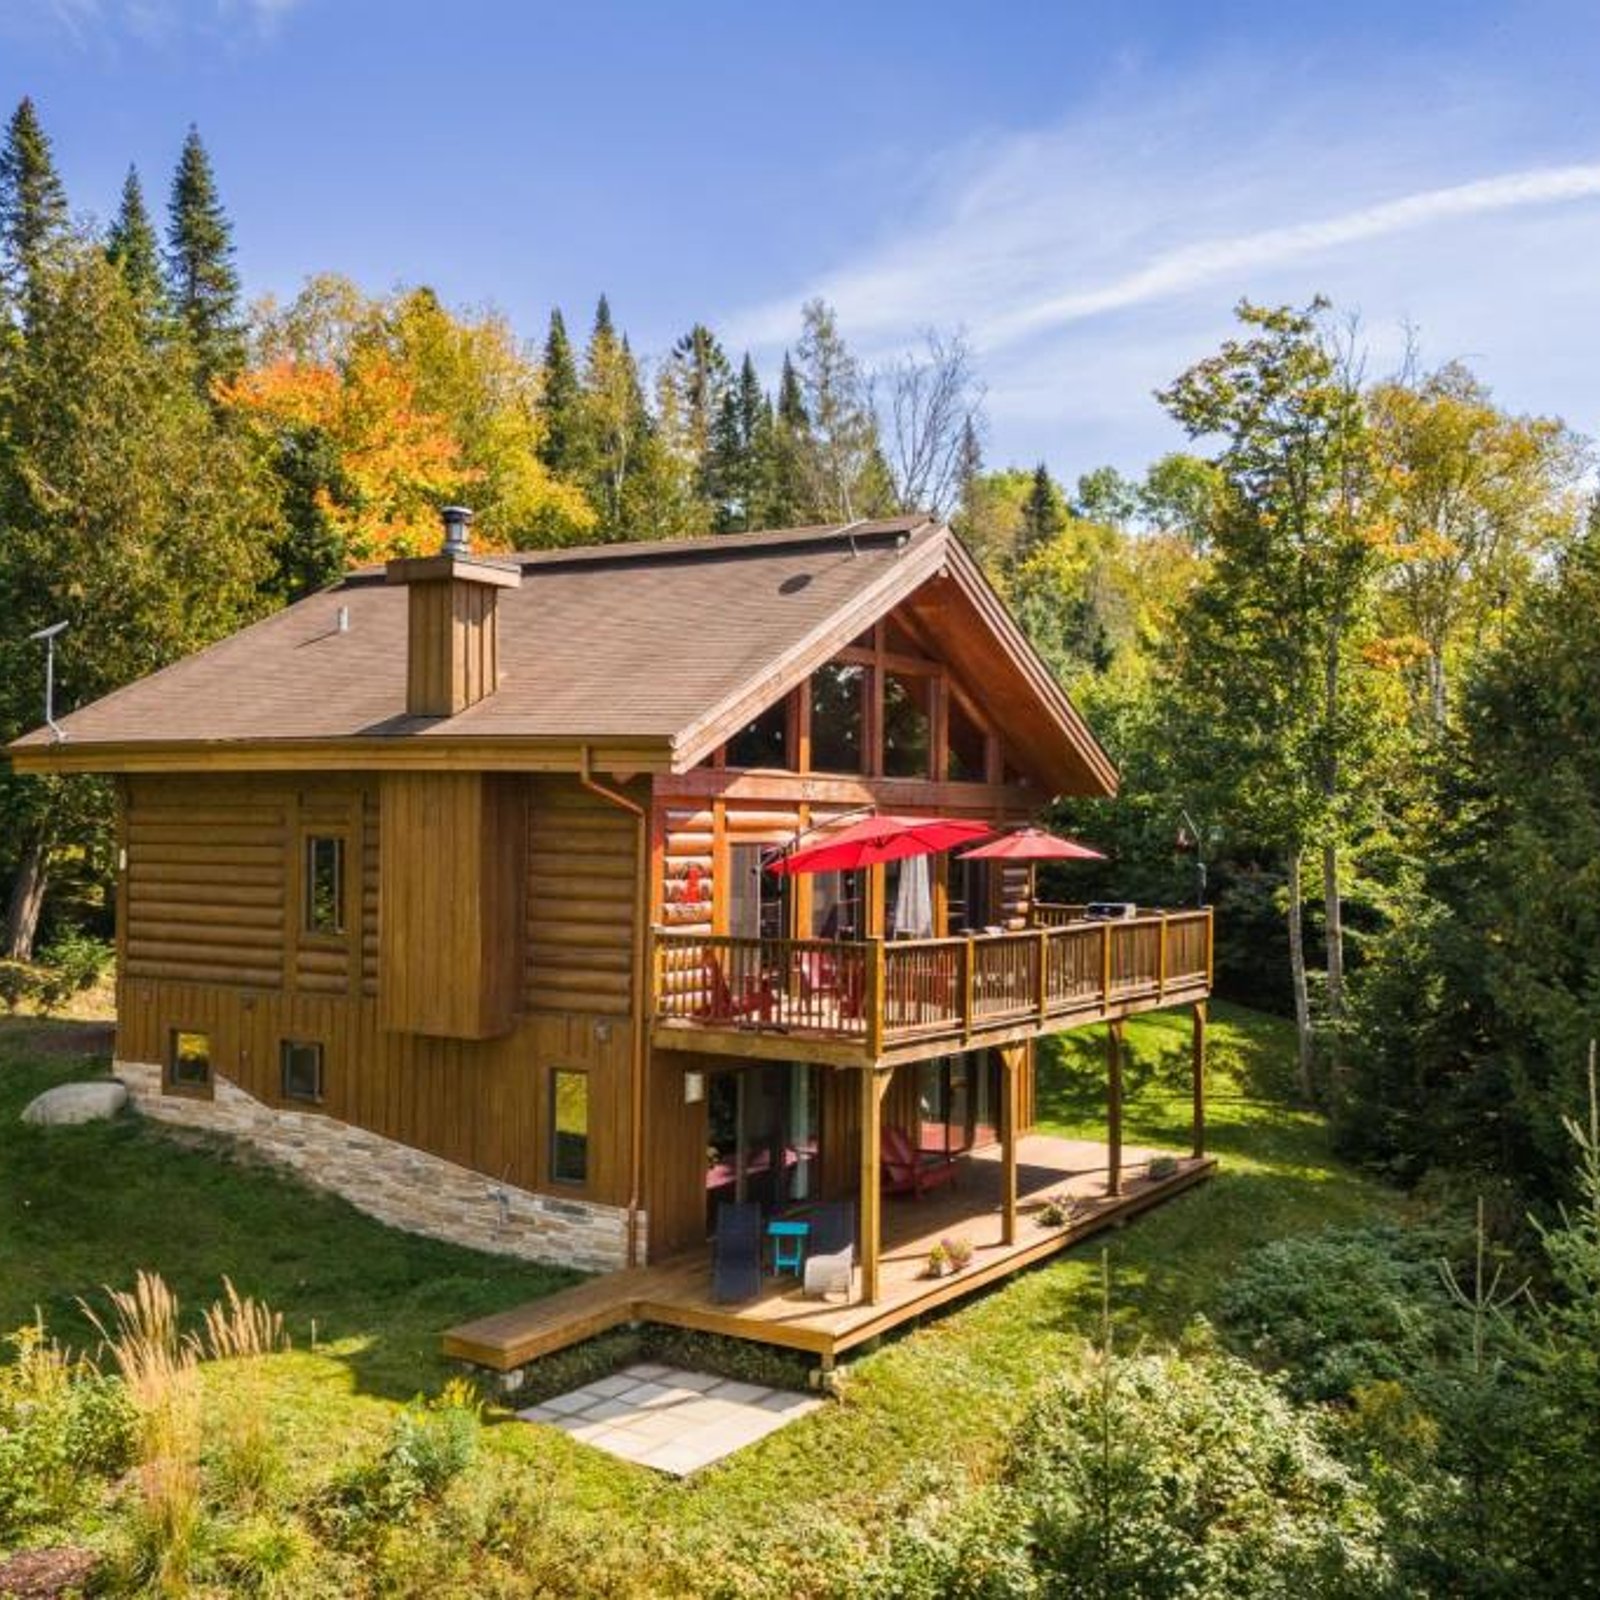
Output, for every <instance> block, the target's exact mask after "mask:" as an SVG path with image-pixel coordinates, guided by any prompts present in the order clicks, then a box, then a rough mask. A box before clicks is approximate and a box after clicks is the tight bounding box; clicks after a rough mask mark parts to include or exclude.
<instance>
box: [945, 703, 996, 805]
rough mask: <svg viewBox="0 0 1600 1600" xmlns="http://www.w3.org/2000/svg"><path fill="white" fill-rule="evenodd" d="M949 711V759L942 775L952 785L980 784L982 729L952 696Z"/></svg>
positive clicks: (984, 741) (981, 777) (982, 771)
mask: <svg viewBox="0 0 1600 1600" xmlns="http://www.w3.org/2000/svg"><path fill="white" fill-rule="evenodd" d="M947 704H948V707H949V720H948V722H947V723H946V727H947V729H948V738H947V740H946V744H947V746H948V750H949V755H948V756H947V758H946V768H945V775H946V777H948V778H949V779H950V780H951V781H952V782H953V783H982V782H983V779H984V768H985V766H986V762H985V760H984V755H985V746H986V743H987V741H986V740H985V738H984V734H983V729H982V728H980V727H979V726H978V724H977V723H976V722H974V721H973V720H972V718H971V717H969V716H968V715H967V713H966V710H965V709H964V708H963V706H962V704H961V702H960V701H959V700H957V699H956V697H955V696H954V695H953V694H952V695H950V696H948V697H947Z"/></svg>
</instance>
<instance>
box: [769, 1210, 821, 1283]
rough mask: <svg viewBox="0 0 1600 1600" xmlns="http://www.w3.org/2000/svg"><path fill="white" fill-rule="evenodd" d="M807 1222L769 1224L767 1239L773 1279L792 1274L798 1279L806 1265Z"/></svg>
mask: <svg viewBox="0 0 1600 1600" xmlns="http://www.w3.org/2000/svg"><path fill="white" fill-rule="evenodd" d="M810 1233H811V1224H810V1223H809V1222H783V1221H779V1222H769V1223H768V1224H767V1237H768V1238H769V1239H770V1240H771V1241H772V1271H773V1275H774V1276H775V1277H777V1276H781V1275H782V1274H783V1273H785V1272H792V1273H793V1274H794V1275H795V1277H797V1278H798V1277H799V1276H800V1273H801V1272H802V1270H803V1269H804V1267H805V1264H806V1239H807V1238H808V1237H809V1235H810Z"/></svg>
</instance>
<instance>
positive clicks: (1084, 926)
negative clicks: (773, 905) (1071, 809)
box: [654, 904, 1211, 1056]
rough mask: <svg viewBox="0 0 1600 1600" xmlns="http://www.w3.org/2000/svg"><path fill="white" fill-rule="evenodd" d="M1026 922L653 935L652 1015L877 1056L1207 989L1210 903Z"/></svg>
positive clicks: (1063, 909)
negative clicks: (853, 1047) (825, 933)
mask: <svg viewBox="0 0 1600 1600" xmlns="http://www.w3.org/2000/svg"><path fill="white" fill-rule="evenodd" d="M1031 920H1032V926H1030V927H1027V928H1024V929H1022V930H1020V931H1017V932H1007V933H984V934H976V935H972V936H970V937H960V938H951V939H893V940H882V939H870V940H834V939H741V938H732V937H727V936H719V935H712V934H698V933H678V932H671V931H668V930H665V929H661V930H658V931H657V932H656V935H655V951H654V965H655V1018H656V1022H657V1023H658V1024H664V1025H666V1026H668V1027H673V1028H685V1029H696V1028H706V1029H717V1030H722V1031H727V1030H738V1031H740V1032H748V1033H756V1034H761V1033H771V1034H788V1035H794V1034H799V1035H801V1036H807V1035H811V1036H817V1037H826V1038H830V1039H837V1040H851V1041H858V1042H859V1043H860V1044H861V1046H862V1047H863V1050H864V1052H865V1053H866V1054H867V1055H869V1056H876V1055H878V1054H880V1053H881V1052H883V1051H884V1050H886V1049H893V1048H897V1047H900V1046H904V1045H908V1044H913V1043H919V1042H922V1041H952V1042H958V1041H961V1040H965V1039H971V1038H974V1037H981V1036H984V1035H993V1034H996V1033H1013V1034H1014V1033H1017V1032H1019V1031H1020V1032H1023V1033H1025V1032H1026V1031H1028V1029H1029V1027H1030V1025H1031V1027H1032V1028H1033V1029H1034V1030H1036V1031H1039V1032H1048V1031H1051V1025H1056V1026H1070V1025H1071V1024H1072V1023H1074V1022H1079V1021H1089V1020H1093V1019H1094V1018H1096V1017H1100V1016H1116V1015H1120V1014H1122V1013H1124V1012H1126V1011H1129V1010H1139V1009H1146V1008H1149V1007H1153V1006H1158V1005H1162V1004H1165V1003H1167V1002H1168V1001H1169V1000H1171V1001H1177V1000H1179V999H1196V998H1203V997H1204V995H1205V994H1206V993H1207V992H1208V991H1209V989H1210V984H1211V913H1210V911H1209V910H1198V911H1167V912H1147V913H1144V914H1142V915H1139V916H1136V917H1130V918H1126V919H1119V920H1115V921H1091V920H1088V919H1086V918H1084V917H1083V915H1082V908H1080V907H1074V906H1056V905H1041V904H1036V905H1035V906H1034V907H1033V912H1032V919H1031Z"/></svg>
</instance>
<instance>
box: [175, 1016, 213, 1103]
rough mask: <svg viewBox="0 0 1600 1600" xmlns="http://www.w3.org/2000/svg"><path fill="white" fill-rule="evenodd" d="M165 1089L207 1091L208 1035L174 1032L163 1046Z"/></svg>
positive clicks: (208, 1085)
mask: <svg viewBox="0 0 1600 1600" xmlns="http://www.w3.org/2000/svg"><path fill="white" fill-rule="evenodd" d="M167 1087H168V1088H169V1089H209V1088H210V1087H211V1035H210V1034H209V1033H191V1032H189V1031H188V1030H187V1029H184V1028H174V1029H173V1030H172V1034H171V1037H170V1038H169V1040H168V1043H167Z"/></svg>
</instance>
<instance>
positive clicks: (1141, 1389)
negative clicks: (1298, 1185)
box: [979, 1351, 1386, 1600]
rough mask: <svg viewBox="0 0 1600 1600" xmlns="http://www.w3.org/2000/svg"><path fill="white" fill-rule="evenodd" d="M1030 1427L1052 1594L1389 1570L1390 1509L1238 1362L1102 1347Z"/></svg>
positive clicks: (1233, 1587) (1371, 1577)
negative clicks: (1108, 1352) (1109, 1355)
mask: <svg viewBox="0 0 1600 1600" xmlns="http://www.w3.org/2000/svg"><path fill="white" fill-rule="evenodd" d="M1015 1438H1016V1441H1017V1443H1016V1445H1015V1448H1014V1453H1013V1457H1012V1462H1011V1467H1010V1471H1009V1473H1008V1477H1009V1480H1010V1482H1011V1485H1012V1487H1013V1488H1014V1489H1015V1490H1016V1492H1017V1493H1018V1494H1019V1495H1020V1497H1021V1500H1022V1502H1023V1504H1024V1505H1025V1506H1026V1508H1027V1510H1028V1512H1029V1515H1030V1533H1029V1537H1030V1541H1031V1547H1032V1564H1033V1567H1034V1570H1035V1572H1036V1574H1037V1575H1038V1576H1039V1577H1040V1578H1042V1579H1043V1580H1044V1582H1043V1584H1042V1588H1043V1589H1044V1591H1045V1592H1046V1593H1056V1592H1068V1593H1080V1592H1088V1593H1105V1594H1113V1593H1125V1594H1137V1595H1141V1596H1146V1597H1151V1600H1156V1597H1162V1596H1168V1595H1171V1596H1178V1595H1185V1596H1188V1595H1197V1596H1219V1597H1220V1596H1229V1597H1248V1596H1254V1595H1282V1594H1290V1593H1294V1592H1296V1591H1298V1592H1301V1593H1304V1594H1352V1593H1364V1592H1372V1591H1374V1590H1376V1589H1378V1588H1379V1587H1380V1586H1381V1584H1382V1582H1383V1580H1384V1578H1385V1576H1386V1573H1385V1568H1384V1562H1383V1559H1382V1556H1381V1554H1380V1546H1379V1535H1380V1533H1381V1525H1380V1522H1379V1519H1378V1516H1377V1514H1376V1512H1375V1510H1374V1509H1373V1507H1372V1505H1371V1503H1370V1501H1369V1500H1368V1498H1367V1497H1366V1494H1365V1491H1364V1490H1363V1489H1362V1487H1361V1485H1360V1484H1359V1482H1358V1481H1357V1480H1356V1478H1355V1477H1354V1476H1352V1475H1351V1474H1350V1473H1349V1472H1348V1471H1347V1470H1346V1469H1345V1468H1344V1467H1342V1466H1341V1465H1340V1464H1339V1463H1338V1462H1337V1461H1336V1460H1335V1459H1334V1457H1333V1456H1332V1455H1331V1454H1330V1453H1329V1452H1328V1451H1327V1449H1326V1448H1325V1447H1324V1444H1323V1441H1322V1439H1321V1437H1320V1434H1319V1431H1318V1427H1317V1424H1316V1421H1315V1420H1314V1418H1313V1416H1312V1415H1311V1414H1310V1413H1307V1412H1304V1411H1300V1410H1297V1409H1296V1408H1295V1407H1294V1406H1293V1405H1292V1404H1291V1403H1290V1402H1289V1400H1288V1399H1287V1398H1286V1397H1285V1395H1284V1394H1283V1392H1282V1390H1281V1388H1280V1387H1279V1386H1278V1385H1277V1384H1275V1383H1274V1382H1273V1381H1272V1380H1270V1379H1268V1378H1264V1377H1263V1376H1261V1374H1259V1373H1257V1372H1256V1371H1254V1370H1253V1369H1252V1368H1251V1367H1249V1366H1248V1365H1247V1364H1246V1363H1244V1362H1242V1361H1239V1360H1236V1359H1234V1358H1233V1357H1230V1356H1226V1355H1221V1354H1217V1353H1214V1352H1209V1351H1206V1352H1202V1353H1200V1354H1198V1355H1194V1356H1142V1357H1134V1358H1131V1359H1128V1360H1126V1361H1122V1362H1118V1363H1115V1364H1113V1365H1112V1366H1111V1368H1110V1369H1109V1371H1108V1370H1107V1367H1106V1364H1105V1360H1104V1358H1102V1357H1091V1358H1090V1359H1088V1360H1087V1361H1086V1362H1085V1363H1084V1365H1083V1368H1082V1370H1080V1371H1075V1372H1074V1373H1073V1374H1072V1375H1071V1376H1069V1377H1067V1378H1064V1379H1062V1380H1060V1381H1058V1382H1057V1383H1055V1384H1054V1385H1053V1386H1052V1387H1050V1388H1049V1389H1047V1390H1046V1391H1045V1392H1044V1393H1043V1394H1042V1395H1041V1396H1040V1398H1039V1399H1038V1400H1037V1401H1036V1402H1035V1403H1034V1404H1033V1405H1032V1406H1031V1407H1030V1409H1029V1411H1028V1413H1027V1414H1026V1415H1025V1416H1024V1418H1023V1421H1022V1424H1021V1426H1020V1427H1019V1428H1018V1430H1017V1432H1016V1435H1015ZM1058 1585H1067V1586H1068V1587H1067V1588H1065V1590H1062V1589H1060V1588H1058V1587H1057V1586H1058ZM979 1592H982V1591H979Z"/></svg>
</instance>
